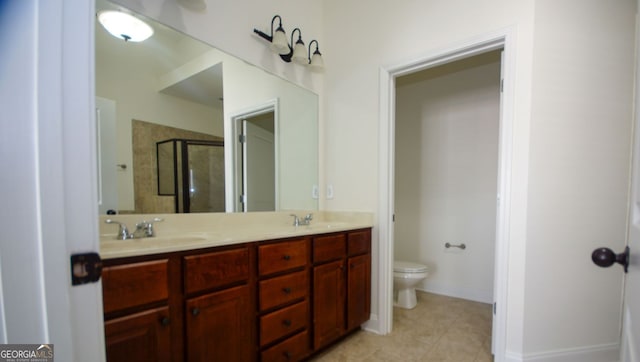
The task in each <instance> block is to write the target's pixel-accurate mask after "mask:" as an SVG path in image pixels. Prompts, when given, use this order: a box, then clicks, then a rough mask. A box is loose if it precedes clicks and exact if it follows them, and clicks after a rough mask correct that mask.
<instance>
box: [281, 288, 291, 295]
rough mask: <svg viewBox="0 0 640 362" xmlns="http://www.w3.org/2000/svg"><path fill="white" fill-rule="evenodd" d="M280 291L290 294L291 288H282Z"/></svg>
mask: <svg viewBox="0 0 640 362" xmlns="http://www.w3.org/2000/svg"><path fill="white" fill-rule="evenodd" d="M282 291H283V292H284V293H285V294H289V293H291V288H289V287H284V288H282Z"/></svg>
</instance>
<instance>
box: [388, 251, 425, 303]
mask: <svg viewBox="0 0 640 362" xmlns="http://www.w3.org/2000/svg"><path fill="white" fill-rule="evenodd" d="M428 274H429V270H428V269H427V266H426V265H423V264H419V263H412V262H408V261H402V260H396V261H394V263H393V289H394V294H395V295H394V296H395V298H394V299H395V300H394V305H395V306H396V307H400V308H405V309H413V308H415V306H416V304H418V300H417V298H416V289H415V287H416V285H418V283H420V282H421V281H423V280H424V279H425V278H426V277H427V275H428Z"/></svg>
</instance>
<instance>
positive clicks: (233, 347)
mask: <svg viewBox="0 0 640 362" xmlns="http://www.w3.org/2000/svg"><path fill="white" fill-rule="evenodd" d="M250 298H251V293H250V290H249V287H248V286H246V285H243V286H239V287H235V288H229V289H225V290H222V291H219V292H215V293H211V294H206V295H204V296H202V297H198V298H193V299H189V300H188V301H187V302H186V311H185V319H186V328H187V333H186V335H187V360H188V361H238V362H242V361H252V360H254V356H255V355H256V349H255V348H256V347H255V346H256V344H257V341H256V340H255V337H254V336H255V332H254V331H255V327H254V326H255V315H254V314H252V313H251V303H250Z"/></svg>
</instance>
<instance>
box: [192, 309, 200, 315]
mask: <svg viewBox="0 0 640 362" xmlns="http://www.w3.org/2000/svg"><path fill="white" fill-rule="evenodd" d="M191 314H193V315H194V316H197V315H198V314H200V308H193V309H192V310H191Z"/></svg>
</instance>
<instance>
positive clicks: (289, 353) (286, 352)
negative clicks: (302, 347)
mask: <svg viewBox="0 0 640 362" xmlns="http://www.w3.org/2000/svg"><path fill="white" fill-rule="evenodd" d="M282 354H283V355H284V357H285V358H286V359H291V357H293V354H291V352H289V351H284V352H283V353H282Z"/></svg>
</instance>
